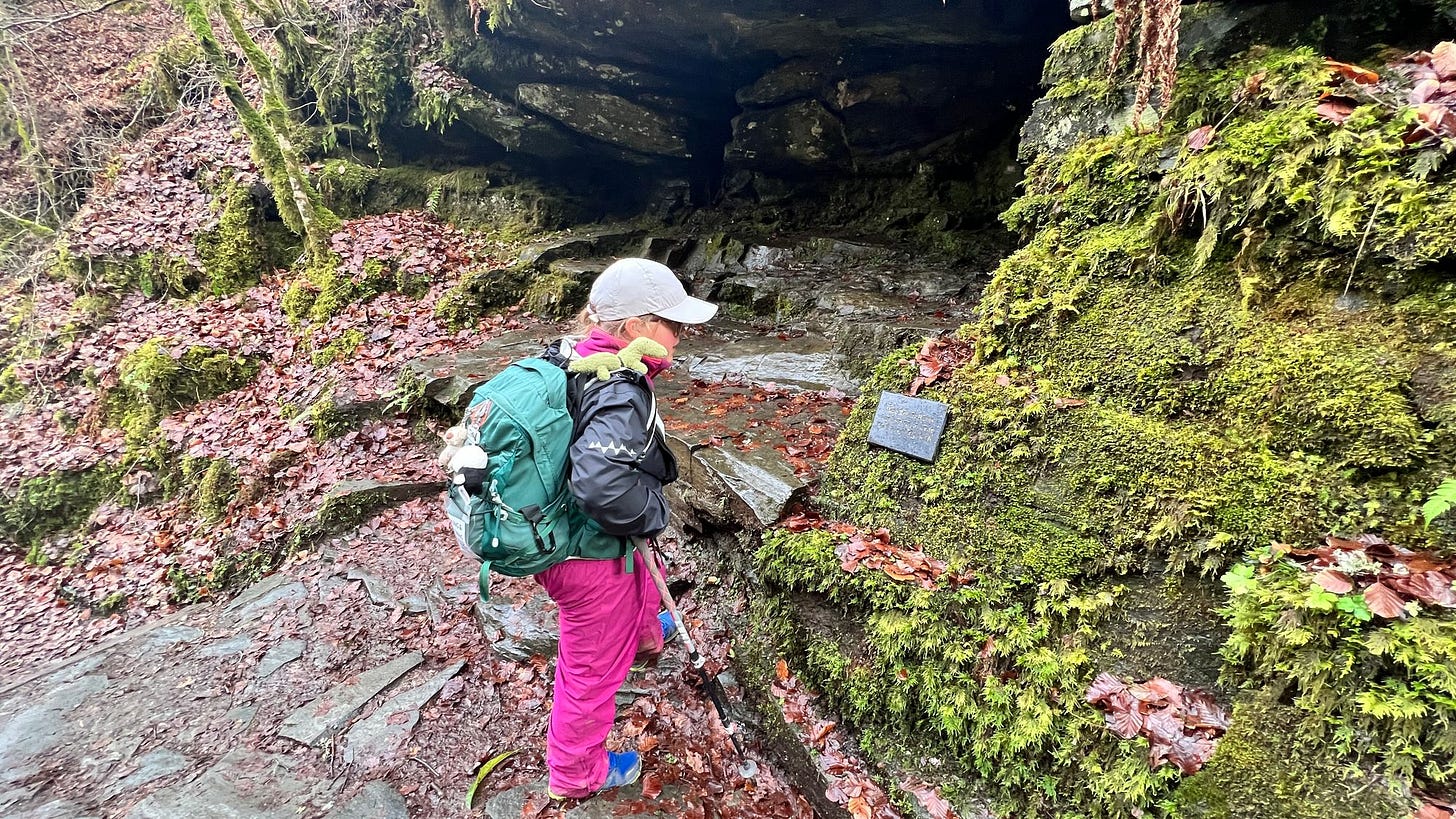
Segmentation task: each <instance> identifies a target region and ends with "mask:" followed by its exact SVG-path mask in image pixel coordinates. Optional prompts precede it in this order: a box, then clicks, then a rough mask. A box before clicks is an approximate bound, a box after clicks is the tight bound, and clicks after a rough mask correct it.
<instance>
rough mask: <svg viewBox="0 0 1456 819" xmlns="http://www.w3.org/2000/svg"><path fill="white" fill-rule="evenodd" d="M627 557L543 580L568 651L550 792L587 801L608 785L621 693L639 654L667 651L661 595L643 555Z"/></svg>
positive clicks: (561, 673)
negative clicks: (611, 735)
mask: <svg viewBox="0 0 1456 819" xmlns="http://www.w3.org/2000/svg"><path fill="white" fill-rule="evenodd" d="M632 559H633V564H634V565H633V567H632V568H633V570H632V572H631V573H630V574H629V573H627V572H626V571H625V568H626V567H625V565H624V564H623V561H621V560H567V561H565V562H562V563H558V564H556V565H555V566H552V567H551V568H549V569H547V570H546V571H544V572H542V573H540V574H538V575H536V580H537V582H539V583H540V584H541V585H542V586H544V587H545V589H546V592H547V593H548V594H550V595H551V599H552V600H555V601H556V605H557V607H558V610H559V617H560V621H561V647H560V651H559V653H558V655H557V658H556V690H555V693H554V694H553V699H552V706H551V725H550V727H549V728H548V729H547V731H546V767H547V768H548V769H549V770H550V772H551V778H550V788H551V792H552V793H554V794H557V795H559V796H568V797H579V796H586V795H588V794H590V793H592V792H593V791H595V790H597V789H599V788H600V787H601V786H602V783H604V782H606V780H607V747H606V740H607V733H608V732H610V731H611V730H612V721H613V719H614V718H615V717H616V713H617V703H616V695H617V689H619V688H621V687H622V683H624V682H626V680H627V671H628V669H630V668H631V666H632V660H633V658H634V657H635V656H636V655H637V653H638V652H639V651H650V652H660V651H662V627H661V626H660V625H659V624H658V622H657V609H658V606H659V605H660V604H661V597H660V595H658V593H657V587H656V586H655V585H654V584H653V582H652V576H651V575H649V574H648V573H647V564H646V562H644V561H643V559H642V555H640V554H638V553H637V552H635V551H634V552H633V553H632Z"/></svg>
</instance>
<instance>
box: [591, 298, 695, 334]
mask: <svg viewBox="0 0 1456 819" xmlns="http://www.w3.org/2000/svg"><path fill="white" fill-rule="evenodd" d="M634 318H639V319H642V320H643V321H656V322H658V323H660V324H665V325H667V327H668V328H669V329H671V330H672V331H673V332H675V333H676V334H677V335H682V334H683V330H685V329H686V327H687V325H685V324H683V323H682V322H680V321H673V320H672V319H665V318H663V317H662V316H659V315H657V314H655V313H643V314H642V315H640V316H628V317H627V318H624V319H614V320H612V321H602V320H600V319H598V318H596V317H595V316H594V315H593V311H592V306H591V305H590V304H588V305H587V306H586V307H583V308H581V312H580V313H577V314H576V330H577V332H578V333H581V334H582V335H585V334H587V333H590V332H591V330H592V328H593V327H595V328H597V329H599V330H601V331H602V332H604V333H606V334H607V335H609V336H611V337H612V338H619V339H622V340H623V341H626V340H627V322H629V321H631V320H632V319H634Z"/></svg>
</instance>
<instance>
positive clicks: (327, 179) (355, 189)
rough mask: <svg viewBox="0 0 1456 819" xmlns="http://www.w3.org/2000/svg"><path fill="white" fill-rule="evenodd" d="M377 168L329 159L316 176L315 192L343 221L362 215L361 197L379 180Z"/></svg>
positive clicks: (363, 210) (363, 208) (363, 199)
mask: <svg viewBox="0 0 1456 819" xmlns="http://www.w3.org/2000/svg"><path fill="white" fill-rule="evenodd" d="M379 174H380V171H379V169H378V168H370V167H368V166H366V165H360V164H359V163H357V162H353V161H350V160H347V159H330V160H329V161H328V162H325V163H324V166H323V169H322V170H320V171H319V174H318V186H319V193H320V194H322V195H323V197H324V201H325V202H326V203H327V204H328V206H329V208H330V209H332V210H333V211H334V212H335V213H338V214H339V215H340V216H342V217H344V218H346V219H352V218H354V217H357V216H362V215H364V213H365V212H366V211H365V206H364V201H365V197H367V196H368V194H369V188H370V186H371V185H372V184H373V183H374V181H375V180H376V179H378V178H379Z"/></svg>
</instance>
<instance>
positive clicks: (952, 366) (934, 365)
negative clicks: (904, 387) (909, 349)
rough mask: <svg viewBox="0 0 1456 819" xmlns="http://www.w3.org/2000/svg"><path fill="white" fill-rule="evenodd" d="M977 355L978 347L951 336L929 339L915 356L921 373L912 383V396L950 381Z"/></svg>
mask: <svg viewBox="0 0 1456 819" xmlns="http://www.w3.org/2000/svg"><path fill="white" fill-rule="evenodd" d="M975 354H976V345H975V344H974V343H972V342H969V341H962V340H960V339H958V338H951V337H949V336H938V337H936V338H929V339H926V340H925V343H924V344H923V345H921V347H920V352H919V353H918V354H917V355H916V356H915V363H916V364H917V365H919V367H920V372H919V374H918V375H916V376H915V380H914V381H911V382H910V394H911V395H915V394H916V393H918V392H920V390H921V389H922V388H924V387H928V386H930V385H931V384H934V383H935V382H936V381H940V380H943V379H948V378H950V377H951V375H952V374H953V373H954V372H955V371H956V370H957V369H959V368H960V366H961V365H962V364H965V363H966V362H967V361H970V360H971V357H972V356H974V355H975Z"/></svg>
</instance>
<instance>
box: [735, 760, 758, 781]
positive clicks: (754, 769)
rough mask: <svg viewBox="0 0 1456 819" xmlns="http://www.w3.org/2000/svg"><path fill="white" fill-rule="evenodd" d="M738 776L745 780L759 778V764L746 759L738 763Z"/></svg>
mask: <svg viewBox="0 0 1456 819" xmlns="http://www.w3.org/2000/svg"><path fill="white" fill-rule="evenodd" d="M738 775H739V776H741V777H743V778H744V779H757V778H758V763H757V762H754V761H753V760H751V759H745V760H743V761H742V762H739V763H738Z"/></svg>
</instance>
